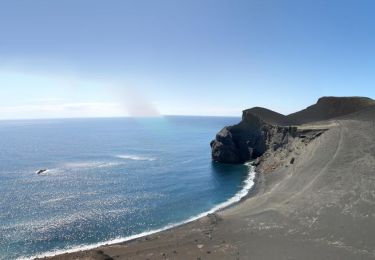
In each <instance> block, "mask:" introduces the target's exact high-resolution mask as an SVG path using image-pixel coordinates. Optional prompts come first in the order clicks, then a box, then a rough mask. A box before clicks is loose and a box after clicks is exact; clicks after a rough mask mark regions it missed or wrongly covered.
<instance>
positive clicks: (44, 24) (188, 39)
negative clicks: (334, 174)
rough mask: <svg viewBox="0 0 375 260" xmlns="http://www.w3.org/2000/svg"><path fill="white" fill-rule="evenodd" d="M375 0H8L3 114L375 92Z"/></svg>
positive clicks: (233, 109)
mask: <svg viewBox="0 0 375 260" xmlns="http://www.w3.org/2000/svg"><path fill="white" fill-rule="evenodd" d="M374 10H375V1H372V0H369V1H365V0H363V1H361V0H356V1H354V0H353V1H352V0H346V1H341V0H340V1H338V0H328V1H327V0H283V1H281V0H133V1H128V0H110V1H99V0H64V1H48V0H33V1H30V0H24V1H21V0H12V1H5V0H0V119H21V118H62V117H63V118H66V117H68V118H70V117H117V116H158V115H213V116H240V115H241V111H242V110H243V109H246V108H250V107H253V106H262V107H267V108H270V109H272V110H275V111H278V112H281V113H284V114H288V113H291V112H294V111H297V110H300V109H303V108H305V107H307V106H308V105H311V104H313V103H315V102H316V100H317V99H318V98H319V97H321V96H327V95H329V96H368V97H371V98H375V16H374V14H373V12H374Z"/></svg>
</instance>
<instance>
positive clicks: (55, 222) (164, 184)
mask: <svg viewBox="0 0 375 260" xmlns="http://www.w3.org/2000/svg"><path fill="white" fill-rule="evenodd" d="M239 120H240V119H239V118H224V117H222V118H220V117H162V118H147V119H134V118H118V119H64V120H35V121H30V120H28V121H0V147H1V149H0V259H14V258H20V257H31V256H36V255H45V254H48V253H53V252H63V251H65V250H69V249H72V248H82V247H87V248H89V247H90V246H93V245H98V244H100V243H104V242H107V241H112V242H115V241H123V240H126V239H127V238H129V237H132V236H136V235H138V234H140V233H144V232H152V231H154V230H158V229H163V228H166V227H170V226H173V225H175V224H177V223H182V222H184V221H187V220H189V219H192V218H194V217H195V216H199V215H200V214H202V213H205V212H208V211H210V210H213V209H214V208H215V207H216V208H217V207H220V206H223V205H226V204H228V203H230V202H232V201H235V200H237V199H238V197H239V196H243V195H244V188H246V186H249V185H251V183H249V179H248V175H249V174H248V173H249V166H246V165H220V164H215V163H212V162H211V158H210V146H209V143H210V141H211V140H212V139H213V138H214V136H215V134H216V133H217V132H218V131H219V130H220V129H221V128H222V127H223V126H225V125H230V124H234V123H237V122H238V121H239ZM39 169H47V171H46V172H44V173H43V174H40V175H38V174H36V171H37V170H39ZM247 188H248V187H247ZM245 193H246V192H245Z"/></svg>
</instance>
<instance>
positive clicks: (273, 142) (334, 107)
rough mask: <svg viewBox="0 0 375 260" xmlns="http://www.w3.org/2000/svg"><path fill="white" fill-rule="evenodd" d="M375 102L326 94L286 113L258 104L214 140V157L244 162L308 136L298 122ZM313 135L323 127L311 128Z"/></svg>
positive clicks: (367, 105) (342, 114) (227, 161)
mask: <svg viewBox="0 0 375 260" xmlns="http://www.w3.org/2000/svg"><path fill="white" fill-rule="evenodd" d="M374 105H375V101H374V100H372V99H370V98H363V97H322V98H320V99H319V100H318V102H317V103H316V104H314V105H312V106H309V107H308V108H306V109H304V110H301V111H299V112H296V113H293V114H290V115H288V116H284V115H282V114H279V113H277V112H274V111H271V110H268V109H265V108H260V107H254V108H251V109H247V110H244V111H243V114H242V120H241V122H240V123H238V124H236V125H233V126H226V127H224V128H223V129H222V130H221V131H220V132H219V133H218V134H217V135H216V138H215V140H213V141H212V142H211V149H212V159H213V160H214V161H217V162H222V163H243V162H246V161H248V160H251V159H255V158H258V157H260V156H262V155H263V154H264V153H265V152H266V151H267V150H269V149H272V150H277V149H278V148H279V147H282V146H285V145H286V144H288V143H289V142H290V141H291V140H292V139H294V138H295V137H301V136H302V137H303V138H305V136H306V130H303V131H299V130H298V128H297V125H300V124H304V123H309V122H315V121H321V120H327V119H332V118H335V117H340V116H344V115H348V114H351V113H354V112H357V111H360V110H362V109H365V108H368V107H370V106H374ZM307 132H309V135H310V137H311V138H315V136H317V135H320V134H321V130H318V131H316V130H309V131H307Z"/></svg>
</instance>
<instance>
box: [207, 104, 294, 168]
mask: <svg viewBox="0 0 375 260" xmlns="http://www.w3.org/2000/svg"><path fill="white" fill-rule="evenodd" d="M296 132H297V128H296V127H292V126H278V125H273V124H270V123H268V122H266V121H264V120H263V119H262V118H261V117H260V116H258V115H255V114H253V113H252V112H251V111H250V112H249V111H244V112H243V115H242V120H241V122H240V123H239V124H237V125H233V126H227V127H224V128H223V129H222V130H221V131H220V132H219V133H218V134H217V135H216V139H215V140H213V141H212V142H211V148H212V159H213V160H214V161H217V162H223V163H242V162H246V161H248V160H250V159H255V158H257V157H259V156H261V155H262V154H263V153H264V152H265V151H266V150H268V149H270V148H272V149H277V148H278V147H280V146H282V145H284V144H286V143H288V141H289V139H290V138H293V137H295V135H296Z"/></svg>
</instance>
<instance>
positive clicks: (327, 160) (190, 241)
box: [50, 99, 375, 259]
mask: <svg viewBox="0 0 375 260" xmlns="http://www.w3.org/2000/svg"><path fill="white" fill-rule="evenodd" d="M355 100H356V101H357V99H355ZM325 101H326V100H325ZM339 101H340V102H338V103H339V104H342V100H341V99H340V100H339ZM356 101H355V102H356ZM318 103H319V102H318ZM318 103H317V106H315V107H313V108H311V109H309V108H308V109H306V110H307V111H306V110H303V111H304V112H303V111H301V112H303V114H300V115H297V116H295V115H294V116H295V117H300V118H303V119H305V118H307V117H308V116H310V117H311V118H315V119H314V120H310V122H304V123H303V124H301V125H299V126H298V127H297V128H298V131H300V132H301V133H302V132H304V133H307V134H304V135H297V136H293V138H290V139H289V140H288V142H287V143H286V144H285V145H283V146H281V147H278V148H277V149H267V150H266V151H265V153H264V154H263V155H262V159H261V160H259V161H258V165H257V172H258V177H257V179H256V183H255V188H254V189H253V190H252V193H251V196H247V197H246V199H243V200H242V201H241V202H240V203H237V204H234V205H233V206H231V207H227V208H225V209H224V210H220V211H218V212H215V213H213V214H209V215H208V216H205V217H202V218H200V219H198V220H195V221H193V222H190V223H187V224H184V225H181V226H178V227H175V228H172V229H169V230H165V231H162V232H159V233H155V234H152V235H147V236H144V237H141V238H137V239H134V240H131V241H127V242H123V243H118V244H113V245H105V246H100V247H98V248H95V249H91V250H86V251H81V252H75V253H70V254H62V255H57V256H54V257H51V258H50V259H375V249H374V248H375V213H374V212H375V131H374V129H375V106H373V105H372V104H370V105H368V106H366V107H361V106H360V107H358V109H356V110H355V111H353V110H350V109H349V110H345V109H343V107H340V108H338V105H337V102H333V103H332V104H330V108H331V109H328V108H326V107H324V106H323V108H322V104H320V105H319V104H318ZM344 103H345V102H344ZM352 103H353V102H350V104H352ZM360 103H361V102H360ZM343 106H344V108H345V107H347V106H348V105H347V104H344V105H343ZM333 110H335V111H336V112H337V111H338V110H341V111H344V112H341V113H333V114H334V115H333V116H328V119H327V118H324V116H323V117H322V114H324V113H326V112H327V111H330V113H331V112H332V111H333ZM257 111H258V113H259V110H257ZM348 111H349V112H348ZM261 112H262V113H263V112H264V110H262V111H261ZM329 117H331V118H329ZM309 133H310V134H309ZM316 133H320V134H316Z"/></svg>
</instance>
